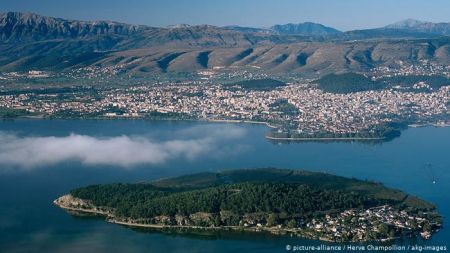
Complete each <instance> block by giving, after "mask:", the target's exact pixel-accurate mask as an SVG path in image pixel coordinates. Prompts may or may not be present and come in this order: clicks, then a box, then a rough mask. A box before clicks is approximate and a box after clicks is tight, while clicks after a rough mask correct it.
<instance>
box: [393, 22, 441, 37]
mask: <svg viewBox="0 0 450 253" xmlns="http://www.w3.org/2000/svg"><path fill="white" fill-rule="evenodd" d="M385 28H388V29H401V30H406V31H413V32H420V33H428V34H437V35H445V36H448V35H450V23H433V22H426V21H420V20H415V19H406V20H403V21H400V22H397V23H394V24H391V25H388V26H386V27H385Z"/></svg>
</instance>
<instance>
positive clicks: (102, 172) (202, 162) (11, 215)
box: [0, 120, 450, 252]
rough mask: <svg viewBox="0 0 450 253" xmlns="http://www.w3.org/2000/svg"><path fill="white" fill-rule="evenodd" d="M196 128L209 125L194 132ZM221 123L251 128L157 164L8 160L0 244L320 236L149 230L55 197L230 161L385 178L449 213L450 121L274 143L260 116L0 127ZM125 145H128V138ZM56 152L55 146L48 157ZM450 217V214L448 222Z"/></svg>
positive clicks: (147, 243)
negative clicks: (357, 138) (398, 132)
mask: <svg viewBox="0 0 450 253" xmlns="http://www.w3.org/2000/svg"><path fill="white" fill-rule="evenodd" d="M223 126H225V128H223ZM230 127H231V128H230ZM192 129H201V131H200V132H195V131H194V132H193V130H192ZM214 129H219V130H217V131H218V132H216V133H215V134H218V136H220V135H221V134H223V133H224V131H226V130H224V129H239V130H238V132H241V133H242V135H239V136H238V137H236V138H223V139H221V140H220V141H218V142H215V144H214V145H215V147H216V150H217V151H220V152H221V155H214V156H211V155H209V154H208V153H204V154H200V155H198V156H195V157H187V156H178V157H171V158H170V159H167V160H166V161H164V162H163V163H158V164H148V163H143V164H137V165H133V166H111V165H108V164H94V165H92V164H86V163H83V161H82V160H79V159H62V160H60V161H58V162H57V163H52V164H47V165H42V166H37V167H34V168H32V169H23V168H21V167H20V166H18V167H17V166H13V165H8V164H5V163H1V162H0V202H1V205H0V249H1V250H0V251H1V252H286V249H285V246H286V245H287V244H289V245H311V244H320V243H321V242H316V241H309V240H304V239H301V238H296V237H288V236H284V237H283V236H281V237H280V236H275V235H268V234H248V233H239V232H219V233H217V232H215V233H210V232H208V233H206V234H205V233H203V232H202V233H198V232H190V233H179V232H177V231H165V232H158V231H149V230H144V231H143V230H141V229H139V230H136V229H131V228H127V227H123V226H119V225H115V224H110V223H107V222H105V221H104V219H103V218H88V217H82V218H79V217H73V216H71V215H69V214H67V213H66V212H65V211H63V210H60V209H59V208H57V207H55V206H53V205H52V201H53V199H55V198H56V197H58V196H60V195H62V194H64V193H67V192H68V191H69V190H70V189H72V188H75V187H81V186H86V185H90V184H98V183H111V182H140V181H145V180H152V179H157V178H160V177H170V176H177V175H181V174H186V173H193V172H200V171H217V170H221V169H230V168H256V167H269V166H272V167H280V168H292V169H299V168H302V169H309V170H314V171H324V172H329V173H333V174H337V175H341V176H347V177H356V178H359V179H369V180H375V181H380V182H382V183H384V184H386V185H387V186H389V187H395V188H399V189H401V190H403V191H406V192H408V193H411V194H413V195H417V196H419V197H421V198H424V199H426V200H429V201H431V202H434V203H436V204H437V206H438V208H439V211H440V212H441V213H442V214H443V215H444V217H450V194H449V192H450V184H446V182H448V181H449V180H450V156H448V150H449V146H450V143H449V142H448V140H450V128H433V127H429V128H416V129H409V130H406V131H405V132H403V134H402V136H401V137H400V138H397V139H394V140H392V141H390V142H387V143H382V144H376V145H366V144H361V143H354V142H351V143H290V144H275V145H274V144H273V143H271V142H269V141H267V140H266V139H265V138H264V134H265V132H266V131H267V129H266V128H264V127H262V126H255V125H242V124H235V125H226V124H217V123H199V122H165V121H164V122H155V121H120V120H117V121H50V120H48V121H45V120H36V121H33V120H18V121H3V122H0V132H2V133H8V134H13V135H14V136H16V138H18V139H24V138H31V137H33V138H34V137H67V136H69V135H70V134H71V133H72V134H75V135H83V136H87V137H90V138H95V139H108V138H115V137H118V136H127V137H129V138H141V137H142V138H145V139H148V140H151V141H152V142H155V143H165V142H170V141H171V140H192V139H201V138H202V136H205V135H206V134H207V133H206V132H207V131H214ZM220 129H222V130H220ZM65 145H70V143H69V144H65ZM238 147H241V148H238ZM65 148H70V147H65ZM118 149H119V150H118V152H120V147H119V148H118ZM0 152H2V151H1V148H0ZM93 152H94V151H93ZM56 155H57V153H49V154H48V156H49V157H52V156H56ZM27 156H28V155H26V154H25V155H23V156H22V157H21V159H27ZM428 164H431V168H430V166H428ZM430 175H432V176H431V177H430ZM433 181H434V183H433ZM447 224H448V220H447V219H445V223H444V226H445V227H446V226H447ZM449 238H450V232H449V231H448V229H446V228H444V229H443V230H442V231H440V232H439V233H437V234H436V235H435V236H434V237H433V238H432V240H430V241H427V242H423V241H421V240H419V241H417V242H414V241H410V239H406V240H404V241H398V242H395V243H396V244H411V243H419V244H422V243H426V244H428V245H448V244H449V240H450V239H449ZM388 244H392V242H391V243H388Z"/></svg>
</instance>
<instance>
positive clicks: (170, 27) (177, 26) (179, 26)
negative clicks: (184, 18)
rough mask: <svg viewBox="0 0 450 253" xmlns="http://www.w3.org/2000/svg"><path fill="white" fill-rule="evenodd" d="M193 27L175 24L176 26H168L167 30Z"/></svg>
mask: <svg viewBox="0 0 450 253" xmlns="http://www.w3.org/2000/svg"><path fill="white" fill-rule="evenodd" d="M189 27H191V25H189V24H175V25H168V26H167V28H169V29H172V28H173V29H177V28H189Z"/></svg>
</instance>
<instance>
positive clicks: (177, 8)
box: [0, 0, 450, 31]
mask: <svg viewBox="0 0 450 253" xmlns="http://www.w3.org/2000/svg"><path fill="white" fill-rule="evenodd" d="M7 11H21V12H34V13H37V14H41V15H46V16H52V17H61V18H67V19H77V20H114V21H119V22H125V23H131V24H142V25H150V26H168V25H174V24H191V25H198V24H210V25H216V26H224V25H240V26H250V27H269V26H272V25H274V24H285V23H300V22H306V21H310V22H316V23H321V24H324V25H327V26H331V27H334V28H337V29H339V30H342V31H347V30H354V29H365V28H376V27H382V26H385V25H387V24H391V23H394V22H397V21H400V20H403V19H407V18H413V19H419V20H425V21H432V22H450V16H449V15H448V13H450V1H449V0H220V1H219V0H126V1H123V0H77V1H74V0H70V1H68V0H0V12H7Z"/></svg>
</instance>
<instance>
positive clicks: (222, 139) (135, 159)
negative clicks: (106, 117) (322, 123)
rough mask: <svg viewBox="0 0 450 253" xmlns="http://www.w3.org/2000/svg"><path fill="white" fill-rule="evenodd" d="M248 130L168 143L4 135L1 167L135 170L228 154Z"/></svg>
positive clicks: (198, 133) (204, 131) (189, 133)
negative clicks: (72, 165)
mask: <svg viewBox="0 0 450 253" xmlns="http://www.w3.org/2000/svg"><path fill="white" fill-rule="evenodd" d="M244 134H245V130H244V129H243V128H240V127H236V126H200V127H193V128H189V129H187V130H183V131H180V132H175V133H173V136H174V138H176V139H171V140H167V141H154V140H151V139H149V138H145V137H135V136H126V135H123V136H115V137H102V138H100V137H93V136H88V135H79V134H70V135H68V136H64V137H55V136H51V137H48V136H45V137H20V136H18V135H16V134H9V133H4V132H0V165H2V166H5V165H6V166H10V167H19V168H34V167H42V166H47V165H53V164H57V163H60V162H64V161H79V162H81V163H83V164H86V165H114V166H121V167H132V166H136V165H145V164H162V163H165V162H167V161H169V160H171V159H180V158H181V159H188V160H192V159H196V158H198V157H201V156H205V155H208V156H218V155H219V156H220V155H226V154H225V153H227V152H229V150H239V147H232V148H230V147H229V146H227V145H232V144H229V143H228V144H226V140H230V139H238V138H240V137H242V136H243V135H244Z"/></svg>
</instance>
